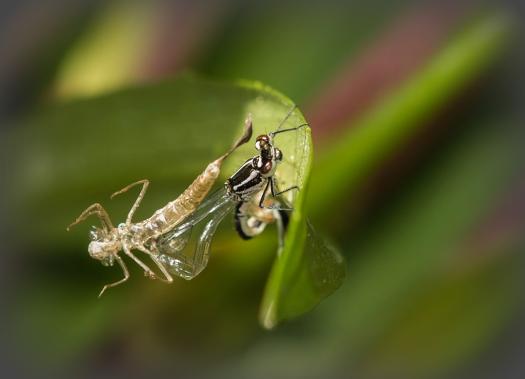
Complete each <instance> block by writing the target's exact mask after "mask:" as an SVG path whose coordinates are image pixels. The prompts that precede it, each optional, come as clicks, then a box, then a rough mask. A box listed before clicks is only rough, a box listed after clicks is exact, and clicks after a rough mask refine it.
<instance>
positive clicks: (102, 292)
mask: <svg viewBox="0 0 525 379" xmlns="http://www.w3.org/2000/svg"><path fill="white" fill-rule="evenodd" d="M107 289H108V285H107V284H106V285H105V286H104V287H102V291H100V293H99V294H98V298H99V299H100V298H101V297H102V295H103V294H104V292H106V290H107Z"/></svg>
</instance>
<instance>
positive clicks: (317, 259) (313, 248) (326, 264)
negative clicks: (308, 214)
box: [304, 220, 346, 297]
mask: <svg viewBox="0 0 525 379" xmlns="http://www.w3.org/2000/svg"><path fill="white" fill-rule="evenodd" d="M304 254H305V258H306V262H307V264H308V267H309V269H308V271H309V273H310V277H311V279H312V280H311V282H312V283H313V284H314V286H315V290H316V292H317V293H318V295H319V296H320V297H325V296H328V295H330V294H331V293H332V292H334V291H335V290H336V289H337V288H339V286H341V284H342V283H343V281H344V279H345V276H346V263H345V260H344V258H343V256H342V255H341V254H340V252H339V251H338V249H336V248H335V247H333V246H331V245H330V244H328V243H327V242H326V241H325V239H324V238H322V237H321V236H320V235H319V234H318V233H317V232H316V231H315V229H314V228H313V227H312V224H310V221H309V220H306V244H305V247H304Z"/></svg>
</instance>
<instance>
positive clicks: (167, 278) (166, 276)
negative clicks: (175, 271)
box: [137, 246, 173, 283]
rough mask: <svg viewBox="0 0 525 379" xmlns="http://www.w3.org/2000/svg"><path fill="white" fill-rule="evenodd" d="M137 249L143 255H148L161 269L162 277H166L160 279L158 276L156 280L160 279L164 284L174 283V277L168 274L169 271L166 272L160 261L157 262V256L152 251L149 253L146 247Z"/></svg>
mask: <svg viewBox="0 0 525 379" xmlns="http://www.w3.org/2000/svg"><path fill="white" fill-rule="evenodd" d="M137 249H139V250H140V251H142V252H143V253H145V254H147V255H149V256H150V258H151V260H152V261H153V262H154V263H155V264H156V265H157V267H158V268H159V270H160V271H161V272H162V275H164V278H159V277H158V276H156V279H159V280H160V281H162V282H164V283H173V278H172V276H171V275H170V274H169V273H168V271H167V270H166V268H165V267H164V266H163V265H162V264H160V262H159V261H157V260H156V259H155V254H153V253H152V252H151V251H149V250H148V249H146V248H145V247H144V246H137Z"/></svg>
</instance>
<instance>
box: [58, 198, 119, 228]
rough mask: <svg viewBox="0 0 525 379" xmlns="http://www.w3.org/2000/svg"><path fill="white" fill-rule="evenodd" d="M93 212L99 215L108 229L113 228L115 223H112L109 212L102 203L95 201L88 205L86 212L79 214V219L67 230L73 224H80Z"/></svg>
mask: <svg viewBox="0 0 525 379" xmlns="http://www.w3.org/2000/svg"><path fill="white" fill-rule="evenodd" d="M93 214H94V215H97V216H98V218H99V219H100V222H101V223H102V226H103V227H105V228H107V229H108V230H111V229H113V224H112V223H111V219H110V218H109V215H108V212H106V210H105V209H104V207H103V206H102V205H100V204H99V203H95V204H91V205H90V206H89V207H87V208H86V210H84V212H82V213H81V214H80V216H78V217H77V219H76V220H75V221H73V222H72V223H71V224H70V225H69V226H68V227H67V230H68V231H69V229H71V228H72V227H73V226H75V225H77V224H79V223H80V222H82V221H84V220H85V219H86V218H88V217H89V216H91V215H93Z"/></svg>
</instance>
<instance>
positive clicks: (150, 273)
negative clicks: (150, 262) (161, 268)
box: [122, 244, 157, 279]
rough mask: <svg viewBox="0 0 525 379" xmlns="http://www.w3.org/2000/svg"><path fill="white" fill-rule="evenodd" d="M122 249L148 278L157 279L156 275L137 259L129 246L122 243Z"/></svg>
mask: <svg viewBox="0 0 525 379" xmlns="http://www.w3.org/2000/svg"><path fill="white" fill-rule="evenodd" d="M122 249H123V250H124V253H125V254H126V255H127V256H128V257H130V258H131V259H133V260H134V261H135V263H137V264H138V265H139V266H140V267H141V268H142V269H143V270H144V275H145V276H147V277H148V278H150V279H157V275H155V273H154V272H153V271H152V270H151V269H150V268H149V267H148V266H146V264H145V263H144V262H142V261H141V260H140V259H138V258H137V257H136V256H135V255H134V254H133V253H132V252H131V250H130V249H129V246H128V245H126V244H122Z"/></svg>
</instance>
